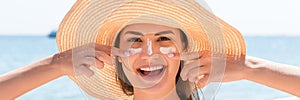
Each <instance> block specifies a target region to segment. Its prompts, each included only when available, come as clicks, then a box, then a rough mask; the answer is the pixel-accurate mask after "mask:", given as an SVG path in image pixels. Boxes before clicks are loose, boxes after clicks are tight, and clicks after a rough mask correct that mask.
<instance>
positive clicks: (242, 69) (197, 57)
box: [180, 51, 247, 87]
mask: <svg viewBox="0 0 300 100" xmlns="http://www.w3.org/2000/svg"><path fill="white" fill-rule="evenodd" d="M236 58H238V59H236ZM181 59H182V60H184V61H185V64H184V67H183V68H182V71H181V74H180V76H181V78H182V79H183V80H184V81H186V80H188V81H190V82H196V83H197V85H198V87H204V86H205V85H207V83H208V82H209V81H213V82H216V81H219V82H230V81H237V80H242V79H245V75H246V74H247V71H246V70H247V66H246V61H245V56H240V57H235V56H230V55H226V56H224V55H223V56H213V57H212V56H211V55H210V53H208V52H206V51H202V52H200V53H198V52H191V53H182V54H181ZM212 62H214V63H212ZM212 64H213V65H214V66H216V67H214V68H217V66H218V65H219V66H224V65H225V66H224V67H225V68H221V69H212ZM218 71H219V72H218ZM211 72H218V73H214V75H212V73H211ZM210 77H211V80H209V78H210Z"/></svg>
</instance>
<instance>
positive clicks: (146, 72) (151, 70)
mask: <svg viewBox="0 0 300 100" xmlns="http://www.w3.org/2000/svg"><path fill="white" fill-rule="evenodd" d="M165 69H166V66H164V65H161V66H151V67H143V68H138V69H137V72H138V73H139V74H140V75H141V76H142V77H144V76H147V77H154V76H158V75H160V74H161V73H162V72H163V71H164V70H165Z"/></svg>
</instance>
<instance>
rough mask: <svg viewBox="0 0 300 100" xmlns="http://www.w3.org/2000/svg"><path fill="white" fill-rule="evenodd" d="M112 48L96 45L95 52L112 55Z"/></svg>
mask: <svg viewBox="0 0 300 100" xmlns="http://www.w3.org/2000/svg"><path fill="white" fill-rule="evenodd" d="M111 49H112V47H111V46H107V45H100V44H97V43H96V44H95V50H96V51H103V52H105V53H106V54H110V53H111Z"/></svg>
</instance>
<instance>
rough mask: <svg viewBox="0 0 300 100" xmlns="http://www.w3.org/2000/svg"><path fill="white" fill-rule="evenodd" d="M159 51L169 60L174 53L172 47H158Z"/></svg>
mask: <svg viewBox="0 0 300 100" xmlns="http://www.w3.org/2000/svg"><path fill="white" fill-rule="evenodd" d="M159 50H160V52H161V53H162V54H165V55H167V56H168V57H170V58H171V57H174V53H175V52H176V49H175V48H174V47H160V48H159Z"/></svg>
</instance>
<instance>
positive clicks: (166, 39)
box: [157, 37, 171, 41]
mask: <svg viewBox="0 0 300 100" xmlns="http://www.w3.org/2000/svg"><path fill="white" fill-rule="evenodd" d="M169 40H171V39H170V38H168V37H159V38H158V39H157V41H169Z"/></svg>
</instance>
